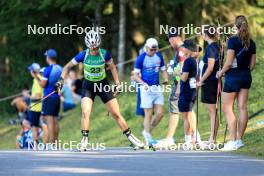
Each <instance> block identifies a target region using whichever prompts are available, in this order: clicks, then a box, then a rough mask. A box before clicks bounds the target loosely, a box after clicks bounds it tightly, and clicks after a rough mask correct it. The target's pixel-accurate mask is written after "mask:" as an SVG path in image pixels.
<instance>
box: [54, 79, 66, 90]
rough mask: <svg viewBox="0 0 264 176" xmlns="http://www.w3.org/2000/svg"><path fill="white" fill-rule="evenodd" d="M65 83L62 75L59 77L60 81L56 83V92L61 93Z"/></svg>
mask: <svg viewBox="0 0 264 176" xmlns="http://www.w3.org/2000/svg"><path fill="white" fill-rule="evenodd" d="M63 85H64V79H63V78H62V77H61V78H60V79H59V81H58V82H57V83H56V85H55V90H56V92H58V93H60V91H61V89H62V87H63Z"/></svg>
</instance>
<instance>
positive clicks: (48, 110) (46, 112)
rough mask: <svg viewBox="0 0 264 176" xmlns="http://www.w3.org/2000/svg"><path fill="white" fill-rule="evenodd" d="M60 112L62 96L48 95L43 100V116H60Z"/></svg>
mask: <svg viewBox="0 0 264 176" xmlns="http://www.w3.org/2000/svg"><path fill="white" fill-rule="evenodd" d="M59 112H60V97H48V98H47V99H45V100H44V101H43V104H42V112H41V114H42V115H43V116H54V117H58V115H59Z"/></svg>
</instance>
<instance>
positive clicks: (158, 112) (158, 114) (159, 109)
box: [151, 104, 164, 129]
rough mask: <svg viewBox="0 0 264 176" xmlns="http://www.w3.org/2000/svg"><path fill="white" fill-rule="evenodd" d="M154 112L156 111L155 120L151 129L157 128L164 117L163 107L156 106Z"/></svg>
mask: <svg viewBox="0 0 264 176" xmlns="http://www.w3.org/2000/svg"><path fill="white" fill-rule="evenodd" d="M154 111H155V118H154V119H153V120H152V122H151V129H153V128H155V127H156V126H157V125H158V124H159V123H160V121H161V119H162V117H163V115H164V107H163V105H159V104H155V105H154Z"/></svg>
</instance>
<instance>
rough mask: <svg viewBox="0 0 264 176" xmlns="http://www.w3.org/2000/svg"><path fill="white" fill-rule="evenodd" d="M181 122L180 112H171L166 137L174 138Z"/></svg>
mask: <svg viewBox="0 0 264 176" xmlns="http://www.w3.org/2000/svg"><path fill="white" fill-rule="evenodd" d="M178 122H179V114H176V113H170V119H169V126H168V132H167V135H166V138H170V139H171V138H173V136H174V134H175V131H176V128H177V126H178Z"/></svg>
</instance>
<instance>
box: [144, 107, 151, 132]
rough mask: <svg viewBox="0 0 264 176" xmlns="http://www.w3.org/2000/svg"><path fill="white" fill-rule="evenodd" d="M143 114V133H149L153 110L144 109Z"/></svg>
mask: <svg viewBox="0 0 264 176" xmlns="http://www.w3.org/2000/svg"><path fill="white" fill-rule="evenodd" d="M144 113H145V118H144V130H145V132H147V133H150V132H151V120H152V114H153V108H144Z"/></svg>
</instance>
